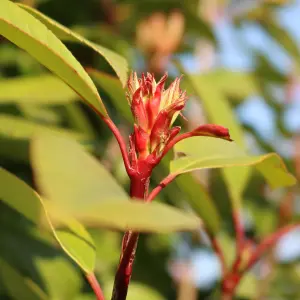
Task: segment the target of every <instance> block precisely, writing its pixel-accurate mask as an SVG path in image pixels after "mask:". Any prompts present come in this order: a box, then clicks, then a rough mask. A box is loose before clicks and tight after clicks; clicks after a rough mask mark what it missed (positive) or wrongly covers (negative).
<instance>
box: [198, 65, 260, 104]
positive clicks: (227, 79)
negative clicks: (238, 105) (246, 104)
mask: <svg viewBox="0 0 300 300" xmlns="http://www.w3.org/2000/svg"><path fill="white" fill-rule="evenodd" d="M201 76H203V77H204V78H206V79H205V80H207V81H210V82H213V83H214V86H215V87H217V88H218V89H219V91H220V93H224V94H225V95H226V96H229V97H233V98H237V99H240V100H244V99H245V98H247V97H249V96H252V95H255V94H257V93H258V91H259V89H258V86H257V84H256V82H255V77H254V76H253V74H252V73H246V72H240V71H234V70H229V69H219V70H216V71H212V72H209V73H206V74H203V75H201Z"/></svg>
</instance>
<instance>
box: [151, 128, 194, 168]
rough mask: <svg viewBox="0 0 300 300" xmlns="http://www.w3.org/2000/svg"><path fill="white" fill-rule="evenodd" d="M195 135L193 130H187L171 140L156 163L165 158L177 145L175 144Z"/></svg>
mask: <svg viewBox="0 0 300 300" xmlns="http://www.w3.org/2000/svg"><path fill="white" fill-rule="evenodd" d="M194 135H195V134H193V133H192V132H185V133H182V134H180V135H178V136H176V137H175V138H174V139H173V140H171V141H170V143H169V144H167V145H166V147H165V148H164V150H163V152H162V155H161V156H160V157H159V158H158V160H157V161H156V164H158V163H159V162H160V161H161V160H162V159H163V158H164V156H165V155H166V154H167V153H168V152H169V151H170V150H171V149H172V148H173V147H174V146H175V144H177V143H178V142H180V141H182V140H184V139H186V138H189V137H192V136H194Z"/></svg>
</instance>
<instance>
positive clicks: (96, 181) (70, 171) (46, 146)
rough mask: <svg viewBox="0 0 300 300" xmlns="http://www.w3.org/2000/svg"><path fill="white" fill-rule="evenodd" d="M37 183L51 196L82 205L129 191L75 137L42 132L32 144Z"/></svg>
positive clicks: (66, 203) (91, 203)
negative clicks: (61, 136) (67, 137)
mask: <svg viewBox="0 0 300 300" xmlns="http://www.w3.org/2000/svg"><path fill="white" fill-rule="evenodd" d="M31 150H32V151H31V159H32V165H33V168H34V173H35V177H36V183H37V185H38V187H39V188H40V189H41V191H42V192H43V194H45V195H46V196H47V198H48V199H50V200H52V201H56V202H57V203H59V204H60V205H63V204H64V205H66V206H70V207H74V208H77V209H79V210H80V209H81V208H83V207H90V206H93V205H95V204H97V203H98V202H99V201H102V200H106V199H119V198H121V199H124V198H127V194H126V193H125V191H124V190H123V189H122V187H121V186H120V185H119V184H118V183H117V182H116V181H115V179H114V178H113V177H112V175H111V174H110V173H109V172H108V171H107V170H106V169H105V168H104V167H103V166H102V165H101V163H100V162H99V161H97V160H96V159H95V158H94V157H92V156H91V155H90V154H88V153H87V152H85V151H84V150H83V148H82V147H81V146H80V145H79V144H77V143H76V142H75V141H73V140H71V139H65V138H60V137H58V136H56V135H50V134H49V135H46V134H43V135H39V136H38V137H36V139H34V141H33V143H32V148H31Z"/></svg>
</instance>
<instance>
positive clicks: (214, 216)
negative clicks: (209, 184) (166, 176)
mask: <svg viewBox="0 0 300 300" xmlns="http://www.w3.org/2000/svg"><path fill="white" fill-rule="evenodd" d="M175 182H176V184H177V185H178V186H179V188H180V190H181V191H182V192H183V193H184V199H185V200H186V201H187V202H188V203H189V204H190V206H191V207H192V208H193V210H194V212H195V213H196V214H197V215H198V216H199V217H200V218H201V219H202V221H203V225H204V226H205V228H206V229H207V230H208V232H209V233H210V234H212V235H216V234H217V233H218V232H219V230H220V228H221V223H220V216H219V213H218V211H217V209H216V207H215V205H214V202H213V200H212V198H211V197H210V195H209V193H208V192H207V191H206V189H205V188H204V186H203V185H202V184H201V183H200V182H197V181H196V179H195V178H193V176H192V175H190V174H185V175H183V176H179V177H178V178H176V181H175Z"/></svg>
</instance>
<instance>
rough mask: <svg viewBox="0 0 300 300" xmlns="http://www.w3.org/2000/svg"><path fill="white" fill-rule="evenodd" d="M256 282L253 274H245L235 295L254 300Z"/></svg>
mask: <svg viewBox="0 0 300 300" xmlns="http://www.w3.org/2000/svg"><path fill="white" fill-rule="evenodd" d="M257 282H258V280H257V278H256V277H255V275H254V274H252V273H248V274H246V275H245V276H243V278H242V280H241V282H240V283H239V285H238V287H237V291H236V295H237V296H239V297H242V298H246V299H255V297H256V296H257Z"/></svg>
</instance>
